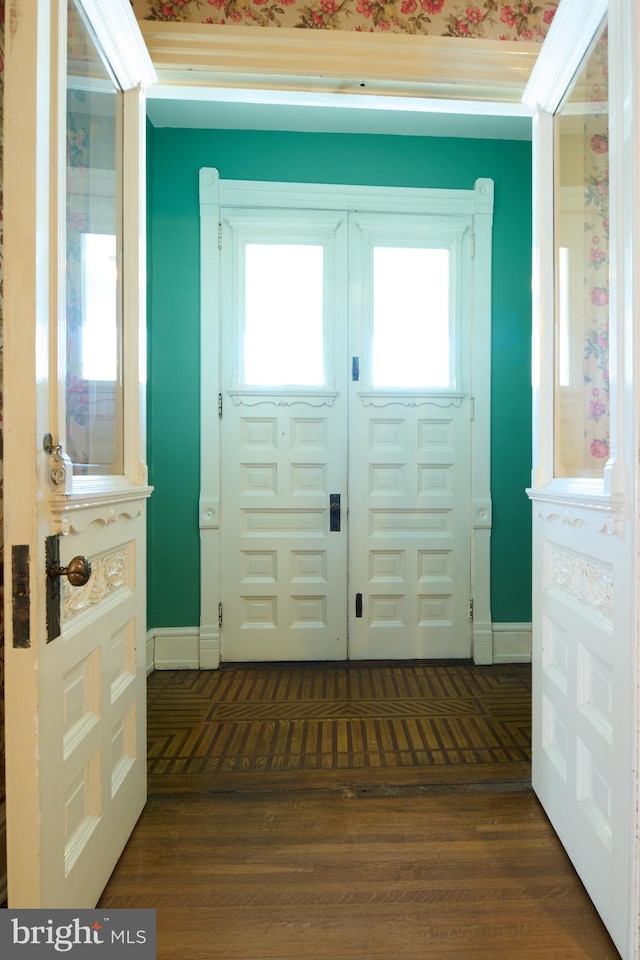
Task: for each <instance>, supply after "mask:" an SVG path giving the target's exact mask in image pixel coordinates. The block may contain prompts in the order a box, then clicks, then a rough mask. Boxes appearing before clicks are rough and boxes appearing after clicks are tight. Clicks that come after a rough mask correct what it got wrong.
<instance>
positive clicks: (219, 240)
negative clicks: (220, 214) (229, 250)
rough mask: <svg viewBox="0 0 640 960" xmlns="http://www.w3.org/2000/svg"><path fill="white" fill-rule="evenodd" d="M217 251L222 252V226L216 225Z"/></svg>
mask: <svg viewBox="0 0 640 960" xmlns="http://www.w3.org/2000/svg"><path fill="white" fill-rule="evenodd" d="M218 250H222V224H221V223H219V224H218Z"/></svg>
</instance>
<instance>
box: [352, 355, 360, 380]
mask: <svg viewBox="0 0 640 960" xmlns="http://www.w3.org/2000/svg"><path fill="white" fill-rule="evenodd" d="M351 379H352V380H359V379H360V357H351Z"/></svg>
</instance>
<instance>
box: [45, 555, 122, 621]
mask: <svg viewBox="0 0 640 960" xmlns="http://www.w3.org/2000/svg"><path fill="white" fill-rule="evenodd" d="M128 554H129V550H128V549H127V548H126V547H123V548H120V549H118V550H114V551H113V552H112V553H108V554H106V555H105V556H102V557H98V558H96V559H92V561H91V576H90V577H89V580H88V582H87V583H86V584H85V585H84V587H72V586H71V585H70V584H69V583H68V582H64V583H63V585H62V586H63V601H62V618H63V620H64V621H69V620H70V619H71V618H72V617H75V616H77V615H78V614H79V613H83V612H84V611H85V610H88V609H89V607H95V606H97V605H98V604H99V603H102V602H103V600H106V599H107V597H110V596H111V595H112V594H114V593H115V592H116V591H117V590H120V589H121V588H122V587H124V586H125V585H126V584H127V581H128V580H130V577H131V570H130V569H129V567H130V564H131V557H130V556H128Z"/></svg>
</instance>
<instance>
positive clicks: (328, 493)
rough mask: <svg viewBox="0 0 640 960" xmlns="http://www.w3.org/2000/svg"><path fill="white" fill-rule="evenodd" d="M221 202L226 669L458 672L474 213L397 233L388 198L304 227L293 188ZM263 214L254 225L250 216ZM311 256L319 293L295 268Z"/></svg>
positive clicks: (402, 227)
mask: <svg viewBox="0 0 640 960" xmlns="http://www.w3.org/2000/svg"><path fill="white" fill-rule="evenodd" d="M203 173H204V172H203ZM223 189H224V182H223ZM227 189H229V190H230V191H231V198H232V199H233V200H235V201H236V204H233V205H229V206H226V205H225V203H224V199H223V202H222V206H221V212H220V233H219V246H220V248H221V259H220V263H221V267H220V274H219V275H220V277H221V278H222V279H221V281H220V285H219V286H220V298H221V301H220V302H221V318H222V354H221V363H220V369H221V379H220V387H221V390H220V414H221V419H220V437H221V444H220V450H221V454H220V466H221V476H222V483H221V509H220V524H221V558H220V576H221V608H220V614H221V616H220V627H221V629H222V632H223V633H222V636H223V657H224V659H225V660H229V661H234V660H239V661H241V660H244V661H247V660H249V661H251V660H299V659H307V660H316V659H318V660H325V659H343V658H345V657H347V656H348V657H350V658H353V659H367V658H372V659H383V658H396V659H403V658H446V657H452V658H466V657H469V656H470V655H471V653H472V618H471V598H472V586H471V576H472V524H473V519H472V515H473V511H474V498H473V496H472V476H471V450H472V436H471V431H472V425H471V411H472V401H471V388H470V384H471V352H472V342H473V321H472V318H473V304H472V300H473V297H472V291H473V283H472V274H473V268H472V255H471V248H472V243H473V234H472V229H471V225H472V222H471V218H470V217H469V214H468V211H466V210H464V211H461V212H457V211H456V210H454V211H453V212H449V213H448V214H447V215H440V216H436V215H435V214H433V213H431V215H430V216H429V215H427V216H425V215H424V214H422V213H417V214H415V213H412V214H406V213H405V214H402V215H398V214H391V213H388V212H386V210H388V208H389V207H390V206H391V205H392V204H393V202H394V199H395V200H396V202H398V203H400V204H401V205H402V202H403V201H404V205H405V207H407V206H409V205H410V204H411V202H412V201H413V200H414V197H413V196H412V197H411V198H407V197H402V198H398V197H396V196H395V195H394V196H391V197H385V202H383V203H381V202H380V200H378V206H382V207H383V209H378V210H376V211H375V212H371V213H367V214H364V213H358V214H355V213H353V214H349V213H348V210H345V209H338V210H334V209H332V208H331V205H330V203H328V202H327V200H326V199H324V203H325V205H326V207H328V209H322V207H321V204H322V203H323V196H322V193H321V191H319V195H318V196H317V197H316V206H317V208H316V209H311V210H308V209H303V210H299V209H292V206H293V204H292V198H291V196H290V194H291V193H292V192H294V188H293V187H291V186H289V187H287V188H280V190H281V192H282V193H283V196H282V197H278V199H279V200H280V204H278V205H275V203H274V197H273V193H274V188H273V187H271V188H269V186H268V185H265V186H262V187H260V188H258V187H256V186H255V185H254V190H253V191H252V190H251V189H249V188H247V186H246V185H244V186H243V185H241V184H237V185H236V184H233V185H232V186H231V187H230V188H227ZM243 193H246V196H243ZM381 193H382V191H381ZM391 193H393V191H391ZM398 193H402V191H399V192H398ZM416 193H420V191H416ZM256 197H257V199H258V200H262V201H263V203H265V205H264V206H262V207H261V206H259V205H256V206H254V207H250V206H249V202H250V199H251V198H253V199H254V202H255V199H256ZM304 199H305V200H306V202H307V204H308V202H309V195H308V194H306V195H305V198H304ZM340 199H341V200H342V203H343V204H344V201H345V199H346V198H345V197H342V196H341V197H340ZM267 201H270V203H271V205H270V206H267V205H266V202H267ZM352 202H354V201H353V200H352ZM243 203H244V205H245V206H244V207H243ZM385 203H386V209H384V208H385ZM298 205H300V201H298ZM288 207H289V209H288ZM349 238H350V239H349ZM203 241H204V242H205V243H206V238H203ZM203 249H204V246H203ZM301 251H302V253H301ZM314 251H315V252H316V253H317V256H318V258H319V259H317V264H316V265H317V269H318V271H319V272H318V273H317V276H315V277H314V275H313V272H312V273H310V274H309V275H306V274H305V271H306V270H307V269H308V266H307V265H305V263H304V262H303V261H304V258H305V257H307V256H309V257H311V258H312V259H313V255H314V253H313V252H314ZM303 254H304V256H303ZM301 256H303V259H302V260H301V259H300V257H301ZM387 260H390V262H389V263H387V262H386V261H387ZM205 261H206V253H205V254H203V269H207V267H206V266H204V264H205ZM391 261H393V262H391ZM385 264H386V266H385ZM384 276H386V277H387V281H390V283H389V282H387V281H384V280H383V277H384ZM301 278H302V283H301ZM385 282H386V292H385ZM381 291H382V293H381ZM381 297H382V299H383V300H384V299H385V298H386V302H387V304H388V305H389V310H388V311H387V313H386V315H384V316H383V314H384V311H383V312H382V314H381V312H380V309H379V307H377V306H376V304H378V303H379V301H380V298H381ZM287 298H292V300H291V303H288V302H287ZM376 298H377V299H376ZM203 300H206V297H205V295H204V292H203ZM380 302H381V301H380ZM396 303H397V305H398V308H399V310H400V311H401V313H399V314H398V315H397V316H396V313H395V309H396ZM318 304H319V305H320V307H319V308H318V310H317V311H316V307H317V306H318ZM316 313H317V315H316ZM289 314H291V316H292V318H293V319H292V322H291V324H290V325H289V326H287V325H286V324H287V321H286V317H287V316H288V315H289ZM283 318H284V319H283ZM376 318H377V319H376ZM385 324H386V326H385ZM403 330H404V332H402V331H403ZM426 330H428V331H429V333H428V334H425V335H424V336H422V335H420V334H418V333H417V332H416V331H426ZM385 338H386V339H385ZM204 343H205V341H203V349H205V347H204ZM314 358H315V361H317V368H316V366H315V365H314V363H315V361H314ZM376 358H377V359H376ZM381 359H382V360H383V361H384V362H383V364H382V367H381V366H380V360H381ZM390 362H392V366H391V367H389V363H390ZM378 368H380V369H378ZM203 375H204V376H205V377H207V378H209V377H210V375H211V374H210V369H207V371H206V373H204V372H203ZM487 410H488V404H487ZM347 466H348V474H347ZM209 469H210V468H209ZM481 473H482V471H481V470H480V469H478V474H481ZM338 501H339V502H338ZM209 502H211V501H209ZM478 503H481V504H482V505H483V508H486V501H484V500H482V501H478ZM212 512H213V511H212ZM216 512H217V507H216ZM483 525H484V524H483ZM479 552H480V551H479ZM203 567H204V564H203ZM487 583H488V581H487ZM205 584H207V585H206V586H205ZM203 589H205V590H207V591H208V589H209V587H208V583H207V580H206V579H203ZM480 592H481V591H480ZM474 652H475V651H474ZM479 659H480V658H479Z"/></svg>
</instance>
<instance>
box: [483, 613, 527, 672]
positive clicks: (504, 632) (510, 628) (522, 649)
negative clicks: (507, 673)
mask: <svg viewBox="0 0 640 960" xmlns="http://www.w3.org/2000/svg"><path fill="white" fill-rule="evenodd" d="M492 632H493V662H494V663H531V624H530V623H494V624H493V627H492Z"/></svg>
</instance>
